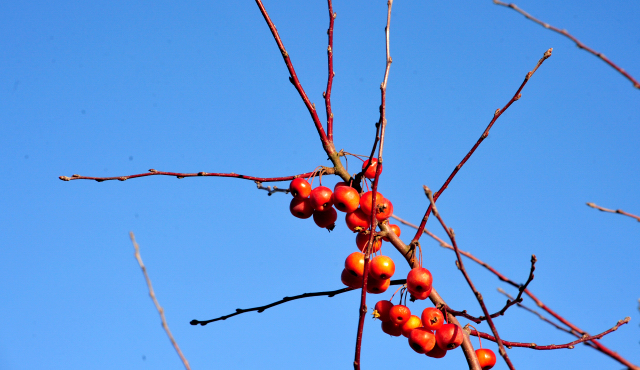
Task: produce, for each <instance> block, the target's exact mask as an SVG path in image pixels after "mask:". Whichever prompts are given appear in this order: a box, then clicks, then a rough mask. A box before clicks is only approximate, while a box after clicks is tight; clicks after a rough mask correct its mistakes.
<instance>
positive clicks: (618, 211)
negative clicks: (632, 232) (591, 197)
mask: <svg viewBox="0 0 640 370" xmlns="http://www.w3.org/2000/svg"><path fill="white" fill-rule="evenodd" d="M587 205H588V206H589V207H591V208H595V209H597V210H599V211H602V212H610V213H617V214H620V215H625V216H629V217H631V218H634V219H636V221H638V222H640V216H636V215H634V214H631V213H627V212H625V211H623V210H621V209H616V210H613V209H608V208H604V207H600V206H599V205H597V204H595V203H587Z"/></svg>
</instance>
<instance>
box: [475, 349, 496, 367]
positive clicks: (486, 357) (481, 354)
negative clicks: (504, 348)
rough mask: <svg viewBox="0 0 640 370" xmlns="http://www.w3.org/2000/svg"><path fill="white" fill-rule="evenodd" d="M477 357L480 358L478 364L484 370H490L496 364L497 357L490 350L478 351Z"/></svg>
mask: <svg viewBox="0 0 640 370" xmlns="http://www.w3.org/2000/svg"><path fill="white" fill-rule="evenodd" d="M476 356H478V362H479V363H480V367H481V368H482V370H489V369H491V368H492V367H493V365H495V364H496V355H495V353H493V351H492V350H490V349H487V348H479V349H476Z"/></svg>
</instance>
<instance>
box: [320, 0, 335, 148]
mask: <svg viewBox="0 0 640 370" xmlns="http://www.w3.org/2000/svg"><path fill="white" fill-rule="evenodd" d="M327 2H328V4H329V29H328V30H327V36H328V37H329V47H327V59H328V61H327V68H328V69H329V73H328V78H327V90H326V91H325V92H324V93H323V94H322V96H324V105H325V107H326V110H327V138H328V139H329V141H330V142H333V112H331V86H332V85H333V76H335V75H336V74H335V72H333V21H334V19H336V15H337V14H336V13H334V12H333V4H332V3H331V0H327Z"/></svg>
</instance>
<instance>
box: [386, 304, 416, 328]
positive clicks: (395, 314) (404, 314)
mask: <svg viewBox="0 0 640 370" xmlns="http://www.w3.org/2000/svg"><path fill="white" fill-rule="evenodd" d="M389 317H390V318H391V321H392V322H394V323H396V324H398V325H402V324H404V323H405V322H406V321H407V320H409V317H411V311H410V310H409V307H407V306H404V305H401V304H397V305H395V306H393V307H391V309H390V310H389Z"/></svg>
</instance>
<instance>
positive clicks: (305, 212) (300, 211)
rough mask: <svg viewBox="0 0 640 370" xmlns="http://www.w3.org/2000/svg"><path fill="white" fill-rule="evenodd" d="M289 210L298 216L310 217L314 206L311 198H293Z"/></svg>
mask: <svg viewBox="0 0 640 370" xmlns="http://www.w3.org/2000/svg"><path fill="white" fill-rule="evenodd" d="M289 211H291V214H292V215H294V216H296V217H298V218H309V217H311V215H312V214H313V206H312V205H311V199H309V198H293V199H291V204H289Z"/></svg>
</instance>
